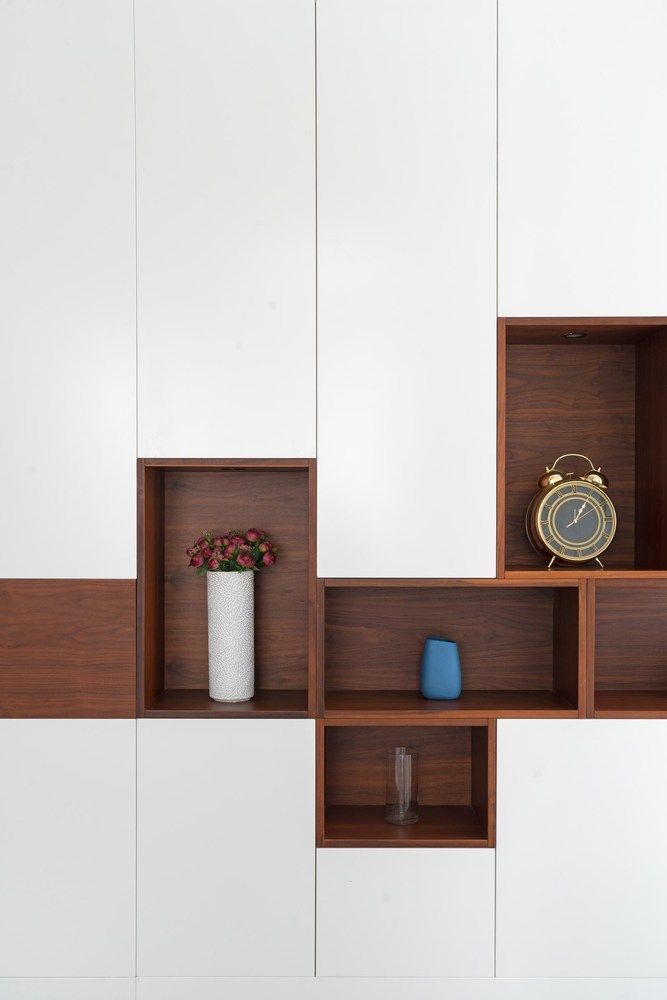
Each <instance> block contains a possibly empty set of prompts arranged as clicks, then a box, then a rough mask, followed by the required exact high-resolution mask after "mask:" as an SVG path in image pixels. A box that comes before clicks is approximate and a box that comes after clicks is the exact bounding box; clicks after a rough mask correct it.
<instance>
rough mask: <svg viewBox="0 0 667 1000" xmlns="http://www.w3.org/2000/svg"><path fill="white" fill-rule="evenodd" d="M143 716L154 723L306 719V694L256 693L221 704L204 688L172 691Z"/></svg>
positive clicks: (166, 692)
mask: <svg viewBox="0 0 667 1000" xmlns="http://www.w3.org/2000/svg"><path fill="white" fill-rule="evenodd" d="M144 714H145V716H146V717H147V718H153V719H173V718H182V719H202V718H212V719H305V718H307V717H308V692H307V691H279V690H275V691H257V693H256V694H255V697H254V698H253V699H252V700H251V701H240V702H220V701H213V699H212V698H209V695H208V691H207V690H206V689H205V688H180V689H179V688H171V689H169V690H166V691H163V692H162V693H161V694H160V695H158V697H157V698H155V699H154V701H152V702H151V704H150V705H147V707H146V710H145V713H144Z"/></svg>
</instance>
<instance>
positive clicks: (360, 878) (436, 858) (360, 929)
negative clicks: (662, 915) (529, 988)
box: [317, 848, 494, 977]
mask: <svg viewBox="0 0 667 1000" xmlns="http://www.w3.org/2000/svg"><path fill="white" fill-rule="evenodd" d="M493 894H494V852H493V851H491V850H467V849H461V850H452V851H448V850H438V849H437V848H436V849H431V850H429V849H414V850H411V851H404V850H401V849H400V848H383V849H368V848H361V849H349V850H334V849H326V848H323V849H320V850H318V852H317V973H318V975H319V976H447V977H449V976H492V975H493V923H494V916H493V907H494V895H493Z"/></svg>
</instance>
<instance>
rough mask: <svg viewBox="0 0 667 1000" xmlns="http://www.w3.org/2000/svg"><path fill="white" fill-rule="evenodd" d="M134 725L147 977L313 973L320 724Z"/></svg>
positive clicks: (141, 960)
mask: <svg viewBox="0 0 667 1000" xmlns="http://www.w3.org/2000/svg"><path fill="white" fill-rule="evenodd" d="M137 725H138V810H139V813H138V875H139V880H138V893H139V897H138V972H139V975H141V976H312V975H313V947H314V933H315V929H314V919H315V913H314V908H315V723H314V722H312V721H309V720H289V721H283V720H268V721H267V720H252V721H250V720H243V719H225V720H224V721H219V720H216V719H204V720H199V719H196V720H192V719H178V720H171V719H169V720H166V719H140V720H139V722H138V724H137Z"/></svg>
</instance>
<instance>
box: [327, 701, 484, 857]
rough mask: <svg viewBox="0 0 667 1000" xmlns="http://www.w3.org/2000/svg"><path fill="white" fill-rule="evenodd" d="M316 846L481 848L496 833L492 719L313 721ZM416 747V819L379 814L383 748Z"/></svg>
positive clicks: (382, 792) (382, 793)
mask: <svg viewBox="0 0 667 1000" xmlns="http://www.w3.org/2000/svg"><path fill="white" fill-rule="evenodd" d="M318 727H319V733H318V737H319V739H318V742H319V744H320V747H319V750H320V771H319V775H318V779H319V780H318V842H319V843H320V845H321V846H323V847H487V846H493V843H494V837H495V723H493V722H492V723H490V724H489V723H487V720H480V719H477V720H470V721H467V722H466V723H453V724H442V723H438V724H429V725H421V726H416V725H396V724H383V723H382V720H380V722H379V724H377V725H364V726H356V725H355V726H349V725H337V724H333V723H325V722H319V723H318ZM400 745H404V746H410V747H412V748H413V749H415V750H417V751H418V753H419V822H418V823H416V824H414V825H412V826H392V825H391V824H390V823H387V822H386V821H385V818H384V807H385V801H386V786H385V767H386V755H387V752H388V751H389V750H390V749H391V748H392V747H395V746H400Z"/></svg>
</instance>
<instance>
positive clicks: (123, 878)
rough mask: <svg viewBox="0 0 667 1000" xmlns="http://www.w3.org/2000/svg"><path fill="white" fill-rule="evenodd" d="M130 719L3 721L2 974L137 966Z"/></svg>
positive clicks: (97, 973)
mask: <svg viewBox="0 0 667 1000" xmlns="http://www.w3.org/2000/svg"><path fill="white" fill-rule="evenodd" d="M135 727H136V723H135V722H134V721H133V720H132V721H130V720H108V719H105V720H94V721H91V720H87V719H86V720H84V719H68V720H62V719H57V720H56V719H46V720H34V719H30V720H28V719H3V720H0V799H1V801H2V820H1V821H0V885H2V892H1V893H0V976H7V977H15V976H28V977H42V976H43V977H78V976H93V977H106V976H118V977H132V976H134V974H135V795H136V789H135ZM26 988H27V987H26ZM124 989H125V987H124V985H123V984H122V983H121V984H120V985H119V988H118V991H117V993H116V994H115V995H116V996H118V997H119V998H120V997H121V996H124V995H125V993H124ZM0 992H2V995H3V996H5V995H7V994H5V993H4V991H2V989H1V988H0ZM23 995H24V996H30V993H28V992H26V993H24V994H23ZM34 995H35V996H41V995H42V994H41V993H38V992H35V994H34ZM44 995H47V994H44ZM64 995H65V994H64V993H63V996H64ZM70 995H74V994H70ZM76 995H77V996H78V993H77V994H76ZM88 995H89V996H91V997H92V996H97V993H94V992H93V991H92V989H91V991H90V993H89V994H88ZM111 995H112V994H111V993H108V994H106V993H103V992H102V991H100V993H99V996H100V998H102V997H103V996H104V997H106V996H111ZM9 996H14V993H13V992H11V990H10V992H9ZM48 996H49V997H51V996H54V997H55V996H60V994H59V993H56V991H55V988H54V991H53V992H52V993H48Z"/></svg>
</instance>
